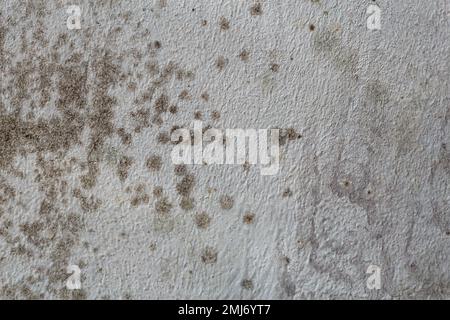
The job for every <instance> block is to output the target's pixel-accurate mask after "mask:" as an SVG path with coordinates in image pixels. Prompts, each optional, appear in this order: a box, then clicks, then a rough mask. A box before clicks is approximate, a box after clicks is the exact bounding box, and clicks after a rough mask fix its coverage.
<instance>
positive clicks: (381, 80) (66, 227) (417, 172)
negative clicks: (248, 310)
mask: <svg viewBox="0 0 450 320" xmlns="http://www.w3.org/2000/svg"><path fill="white" fill-rule="evenodd" d="M373 3H376V4H377V5H378V6H379V7H380V8H381V10H382V12H381V30H368V28H367V25H366V21H367V18H368V14H367V13H366V9H367V7H368V6H369V5H370V4H373ZM447 3H448V4H447ZM69 5H78V6H79V7H80V8H81V29H73V30H69V29H68V27H67V24H66V22H67V18H68V16H69V14H68V13H67V12H66V10H67V8H68V7H69ZM447 11H448V12H450V1H446V0H431V1H424V0H402V1H394V0H391V1H388V0H377V1H369V0H367V1H365V0H347V1H337V0H314V1H313V0H286V1H281V0H280V1H275V0H271V1H269V0H266V1H262V0H261V1H259V2H257V1H253V0H248V1H244V0H242V1H238V0H235V1H232V0H227V1H225V0H222V1H219V0H216V1H215V0H208V1H207V0H202V1H194V0H153V1H150V0H149V1H144V0H131V1H125V0H123V1H119V0H117V1H115V0H109V1H93V0H92V1H87V0H86V1H82V0H72V1H59V0H55V1H44V0H42V1H41V0H28V1H18V0H17V1H13V0H2V1H1V7H0V13H1V16H0V74H1V82H0V90H1V91H0V93H1V100H0V297H1V298H4V299H32V298H38V299H39V298H40V299H42V298H48V299H82V298H88V299H107V298H111V299H130V298H131V299H143V298H150V299H163V298H185V299H189V298H205V299H206V298H224V299H229V298H235V299H244V298H264V299H319V298H327V299H328V298H365V299H389V298H393V299H401V298H439V299H449V298H450V188H449V181H450V180H449V179H450V86H449V83H450V16H449V15H448V14H447ZM194 119H201V120H202V121H203V125H204V126H205V127H206V126H211V127H214V128H220V129H225V128H254V129H266V128H281V129H282V130H281V137H280V151H281V155H280V170H279V172H278V174H276V175H273V176H263V175H261V173H260V168H259V166H253V165H188V166H175V165H174V164H173V163H172V160H171V157H170V154H171V150H172V148H173V146H174V145H173V144H172V142H171V141H170V133H171V131H173V130H174V129H175V128H177V127H188V128H191V127H192V124H193V121H194ZM68 265H77V266H79V268H80V270H81V289H80V290H69V289H67V288H66V281H67V279H68V277H69V274H67V273H66V268H67V266H68ZM370 265H376V266H379V267H380V268H381V281H382V285H381V289H380V290H369V288H368V287H367V286H366V280H367V278H368V277H369V276H370V275H368V274H366V271H367V268H368V267H369V266H370Z"/></svg>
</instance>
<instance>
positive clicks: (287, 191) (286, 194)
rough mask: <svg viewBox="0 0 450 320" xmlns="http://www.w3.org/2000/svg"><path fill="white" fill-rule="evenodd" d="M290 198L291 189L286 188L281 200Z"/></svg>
mask: <svg viewBox="0 0 450 320" xmlns="http://www.w3.org/2000/svg"><path fill="white" fill-rule="evenodd" d="M290 196H292V191H291V189H289V188H287V189H286V190H284V191H283V198H287V197H290Z"/></svg>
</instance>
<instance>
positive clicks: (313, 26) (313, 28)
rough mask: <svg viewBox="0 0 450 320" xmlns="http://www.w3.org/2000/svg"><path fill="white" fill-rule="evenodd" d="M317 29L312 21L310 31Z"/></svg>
mask: <svg viewBox="0 0 450 320" xmlns="http://www.w3.org/2000/svg"><path fill="white" fill-rule="evenodd" d="M315 29H316V26H315V25H313V24H312V23H311V24H310V25H309V31H314V30H315Z"/></svg>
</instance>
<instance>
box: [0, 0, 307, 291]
mask: <svg viewBox="0 0 450 320" xmlns="http://www.w3.org/2000/svg"><path fill="white" fill-rule="evenodd" d="M29 5H30V6H34V4H33V3H32V2H31V3H30V4H29ZM165 6H166V2H165V0H161V5H160V7H161V8H164V7H165ZM35 9H36V8H34V7H33V8H31V7H29V8H28V9H27V10H28V11H30V12H35V11H36V12H41V11H39V10H35ZM44 9H45V6H44ZM248 10H249V12H250V15H251V16H253V17H257V16H261V15H262V14H263V7H262V5H261V4H260V3H254V4H253V5H252V6H251V7H250V8H249V9H248ZM42 16H45V14H42ZM129 16H130V15H129V13H126V14H123V15H121V17H123V18H124V20H128V19H129ZM255 19H257V18H255ZM216 23H217V22H215V23H211V24H214V27H215V28H216V30H218V31H219V32H220V33H221V34H223V35H226V34H227V31H228V32H229V30H230V29H232V27H233V26H232V24H231V22H230V21H229V20H228V19H227V18H226V17H223V16H222V17H220V18H219V21H218V25H217V24H216ZM207 25H208V21H207V20H202V21H201V26H204V27H205V26H207ZM6 32H7V30H6V29H5V28H4V27H0V71H1V72H2V74H3V73H4V72H5V71H8V73H10V74H11V79H7V80H6V81H5V82H4V84H5V85H4V87H5V90H6V91H7V92H8V93H10V94H9V95H8V96H10V97H11V98H10V101H9V104H10V106H9V107H11V108H9V109H8V110H13V111H12V112H10V111H8V112H7V111H6V110H7V109H6V108H5V107H4V105H3V103H4V102H3V100H2V101H1V102H0V103H1V104H0V137H1V138H0V170H2V171H4V172H9V173H12V174H17V175H20V174H19V173H17V170H15V168H14V165H15V160H16V157H18V156H28V155H32V156H36V159H37V160H36V170H35V181H36V183H38V184H39V191H40V193H41V194H42V202H41V204H40V206H39V208H38V210H37V211H38V212H37V218H36V219H35V220H32V221H27V222H23V223H21V224H20V225H19V226H14V224H13V222H12V221H11V220H10V219H7V217H6V216H7V214H6V211H7V210H4V206H5V208H6V206H7V205H8V204H11V203H12V202H13V201H15V200H14V199H15V197H16V193H17V191H16V190H15V189H14V188H13V187H12V186H10V185H9V184H8V183H7V182H6V181H3V179H2V180H0V219H2V222H3V223H2V226H1V228H0V237H1V238H2V239H3V240H5V241H6V243H8V244H9V245H11V253H12V254H15V255H18V256H21V257H23V258H33V257H36V256H37V255H39V254H42V252H45V251H47V252H49V255H50V259H51V262H52V263H51V266H50V267H48V268H44V269H43V270H39V275H38V277H37V278H32V279H30V281H31V282H33V281H34V282H38V281H42V279H43V278H46V279H47V280H48V281H47V282H46V283H48V284H47V285H46V286H47V287H46V291H47V293H48V294H50V295H54V296H59V297H61V298H76V299H81V298H86V297H87V294H86V292H85V291H83V290H81V291H75V292H70V291H68V290H66V289H60V288H62V287H63V285H62V284H63V282H64V281H65V280H66V279H67V274H66V273H65V268H66V266H67V265H68V264H69V262H70V258H71V252H72V250H73V248H74V247H76V246H77V245H79V244H80V235H81V233H82V232H83V231H84V230H85V229H86V228H87V226H86V225H85V219H84V218H85V217H86V216H87V215H89V214H92V213H94V212H96V211H98V210H99V209H100V207H101V206H102V203H103V202H102V200H101V199H97V198H96V197H94V196H93V195H92V194H91V193H93V191H94V189H95V187H96V186H97V182H98V181H97V180H98V179H99V177H100V170H101V168H103V166H102V161H105V160H111V161H109V162H108V164H111V163H112V172H113V173H114V174H115V175H116V177H117V179H118V181H120V186H122V187H123V188H125V192H126V193H127V195H128V196H129V198H128V200H127V201H129V204H130V205H131V207H133V208H137V207H140V206H143V207H144V206H148V207H153V210H152V212H153V213H154V216H155V217H157V219H159V220H157V221H166V220H164V219H167V217H170V216H171V215H170V212H171V211H172V210H174V204H173V203H172V200H173V198H175V197H177V198H178V201H179V207H180V208H181V209H182V210H183V211H191V212H192V211H194V210H193V209H194V208H195V204H196V201H195V199H194V188H195V185H196V178H195V176H194V174H192V173H191V172H190V170H188V168H187V167H186V166H184V165H176V166H175V167H174V176H175V178H174V179H175V190H176V193H177V194H176V195H173V194H167V193H166V194H165V191H164V189H163V187H161V186H154V187H153V191H151V189H150V187H149V186H148V185H147V184H145V183H140V184H137V185H134V186H128V187H125V185H126V182H128V181H127V180H131V178H132V177H130V172H133V171H132V170H131V169H132V168H134V167H135V166H136V167H140V168H144V169H146V170H145V172H146V174H148V175H150V176H155V175H158V174H159V173H160V172H161V171H162V169H163V167H164V169H165V167H166V166H163V159H162V157H161V155H159V154H155V153H153V154H149V155H148V156H147V157H146V158H145V159H135V158H133V157H131V156H129V155H127V154H125V153H122V152H119V151H117V150H115V149H114V150H112V148H111V147H110V146H109V143H110V141H113V140H114V138H117V139H118V141H120V142H119V145H120V143H121V144H122V145H120V147H121V149H120V150H125V151H123V152H126V150H129V149H130V148H132V147H133V142H134V141H135V140H134V139H136V136H137V135H139V134H142V133H143V132H145V131H146V129H147V128H152V129H153V128H156V130H158V131H157V136H156V141H157V143H158V144H161V145H169V147H171V145H170V144H171V140H170V132H169V129H167V126H166V125H165V123H164V122H165V121H166V120H165V119H167V118H168V117H167V116H168V115H169V114H168V113H170V114H172V115H175V114H177V113H181V112H183V111H184V110H183V109H182V107H183V105H184V104H186V103H188V102H190V101H192V100H193V99H194V98H195V95H194V94H193V92H194V90H191V89H189V91H190V92H191V93H190V92H189V91H188V89H182V90H181V91H180V92H179V94H178V96H175V97H174V96H169V95H168V94H167V91H168V90H167V88H166V86H167V85H168V84H170V83H171V81H172V80H173V79H174V80H177V81H188V82H189V81H192V80H193V79H194V78H195V74H194V73H193V72H192V71H190V70H184V69H182V68H180V67H179V66H178V65H177V64H176V63H173V62H169V63H167V64H166V65H164V66H162V65H160V64H159V63H158V62H156V61H158V60H157V59H156V57H157V56H158V55H160V54H161V52H163V51H164V49H165V47H164V44H163V42H161V41H160V40H152V41H149V42H148V45H146V48H147V50H148V53H149V56H150V58H149V60H148V61H144V62H143V64H145V65H144V67H145V73H147V74H145V75H144V74H138V75H136V76H134V75H133V74H132V72H129V71H126V70H124V68H125V67H122V66H126V65H127V64H126V63H123V62H124V59H127V58H126V52H123V53H122V54H119V53H116V52H113V51H111V50H109V49H107V47H108V46H105V47H104V49H95V50H94V49H93V50H92V52H90V51H89V50H85V51H86V52H87V53H88V54H87V53H86V54H85V53H79V52H75V50H74V48H76V46H75V45H74V42H73V41H71V40H70V35H68V34H66V33H63V34H61V35H60V36H59V37H58V38H57V41H56V42H55V43H54V44H53V46H51V45H50V43H49V42H48V41H47V43H46V39H45V37H44V36H43V34H42V32H36V33H35V34H34V37H35V38H34V39H33V42H36V43H37V44H42V47H43V48H52V52H51V54H50V56H47V55H46V54H40V55H37V56H36V57H35V58H36V59H33V58H34V57H31V52H32V51H31V50H27V48H26V47H27V45H28V43H27V42H26V37H25V36H24V39H22V41H23V43H22V47H23V48H25V49H24V50H25V51H24V54H25V58H24V59H23V61H20V62H17V63H16V64H13V65H11V66H8V63H7V62H8V61H6V58H5V56H6V55H5V52H4V50H3V43H4V40H5V34H6ZM90 32H92V31H86V32H85V35H86V42H87V43H88V42H89V41H91V40H92V39H90V37H91V34H90ZM111 32H112V33H111V37H112V38H113V35H114V34H115V33H118V32H121V30H120V28H115V29H113V30H112V31H111ZM88 46H89V44H85V48H87V49H88V48H89V47H88ZM62 49H67V51H69V52H74V53H73V54H71V55H69V56H68V57H67V58H63V57H65V56H63V55H62V54H61V52H62ZM143 56H145V55H144V54H143V52H140V51H139V50H137V49H136V50H133V51H132V52H131V55H130V59H132V62H133V66H137V65H138V64H139V63H141V60H142V57H143ZM235 58H236V59H238V58H239V59H240V60H241V61H242V62H248V61H249V60H250V52H249V51H248V50H246V49H242V51H241V52H240V53H239V54H238V56H237V57H235ZM214 63H215V67H216V68H217V70H218V71H219V72H220V71H223V70H224V69H225V68H226V67H227V64H228V63H229V60H228V59H227V58H226V57H225V56H223V55H219V56H218V57H217V58H216V60H215V61H214ZM270 70H271V71H272V72H274V73H276V72H279V71H280V65H279V64H277V63H271V64H270ZM145 77H148V78H145ZM35 79H37V81H38V82H39V84H38V86H37V89H36V88H34V86H33V85H32V84H33V82H34V80H35ZM147 80H148V81H147ZM121 84H123V86H124V88H118V87H119V86H120V85H121ZM148 84H149V85H148ZM183 84H184V83H183ZM141 85H146V87H145V88H142V89H140V87H141ZM187 87H188V88H189V86H187ZM53 88H55V89H56V91H57V93H58V96H57V97H55V96H53V90H52V89H53ZM185 88H186V86H185ZM115 89H124V90H125V91H126V92H128V93H129V94H132V95H133V96H134V97H135V98H134V101H133V104H134V107H135V108H134V109H133V110H131V111H129V112H128V113H127V116H128V117H129V118H128V119H127V120H130V121H128V122H126V123H128V124H130V126H126V125H120V126H118V127H116V126H115V124H116V122H117V121H115V120H117V119H116V118H115V117H116V116H117V115H116V114H115V112H114V111H115V110H116V108H117V107H118V101H119V97H118V96H114V94H113V92H115ZM140 90H141V91H140ZM32 94H35V95H37V96H38V97H39V99H38V100H39V102H38V103H36V102H32V101H30V100H31V96H32ZM196 99H200V101H201V102H202V103H203V104H210V103H211V104H212V102H214V100H215V99H214V97H210V95H209V93H208V92H206V91H204V92H203V93H201V95H200V97H199V98H198V97H197V98H196ZM175 101H178V103H177V102H175ZM36 104H38V105H36ZM177 104H178V105H177ZM179 106H180V108H179ZM27 107H28V108H27ZM45 108H48V109H50V108H54V109H56V112H55V115H54V116H52V117H50V118H48V119H45V118H39V117H37V116H36V114H37V113H39V112H40V111H46V110H45ZM26 109H30V110H28V111H29V112H28V113H27V112H25V110H26ZM180 110H181V111H180ZM191 112H193V111H191ZM208 114H209V115H210V118H211V120H213V121H217V120H219V119H220V118H221V113H220V112H219V111H218V110H211V111H209V113H208V112H206V111H205V112H201V111H194V118H195V119H198V120H200V119H203V118H207V117H208ZM169 119H170V117H169ZM177 127H178V126H176V125H175V124H174V125H173V126H172V131H173V130H174V129H175V128H177ZM169 128H170V126H169ZM299 137H300V135H299V134H297V133H296V132H295V130H294V129H287V130H285V131H283V134H282V135H281V136H280V143H281V142H283V143H281V144H284V143H286V141H290V140H294V139H298V138H299ZM85 141H86V145H83V142H85ZM175 143H176V142H172V144H175ZM80 146H81V147H82V148H83V150H82V151H83V152H81V153H80V155H79V156H78V157H74V158H70V160H67V158H68V157H69V154H70V153H69V151H73V150H74V148H76V147H80ZM66 162H67V163H66ZM142 162H143V163H142ZM77 172H79V173H77ZM74 173H76V174H77V175H78V178H79V179H78V181H76V183H74V185H72V184H71V183H70V181H69V180H70V179H69V178H68V176H69V177H70V175H71V174H72V175H73V174H74ZM71 200H75V201H76V202H77V203H78V205H79V210H80V212H79V213H77V212H66V208H68V207H69V205H68V204H69V203H70V201H71ZM219 206H220V208H221V209H222V210H225V211H229V210H231V209H232V208H233V207H234V206H235V201H234V199H233V197H231V196H230V195H222V196H221V197H220V198H219ZM85 214H86V215H85ZM211 216H213V215H210V214H208V213H206V212H204V211H201V210H196V213H195V214H193V216H192V218H193V223H194V225H195V226H196V227H197V228H198V229H200V230H206V229H208V228H210V227H211V225H212V221H213V219H212V218H211ZM254 220H255V215H254V214H253V213H245V214H244V216H243V217H242V223H244V224H246V225H251V224H253V223H254ZM155 221H156V220H155ZM14 227H18V229H19V230H20V232H21V234H22V235H23V239H24V241H22V239H16V238H15V237H14V236H13V233H12V230H13V229H14ZM164 230H165V229H164ZM199 232H203V231H199ZM121 235H122V236H123V237H125V236H126V234H125V233H122V234H121ZM83 248H85V249H88V248H90V245H89V243H88V242H84V243H83ZM155 250H156V244H154V243H153V244H151V251H155ZM97 251H98V248H97V247H96V248H94V250H93V252H94V254H96V253H97ZM200 259H201V261H202V262H203V263H205V264H214V263H216V262H217V259H218V251H217V250H216V249H214V248H213V247H206V248H204V249H203V251H202V252H201V253H200ZM79 265H80V266H82V265H83V263H82V262H79ZM31 282H30V283H31ZM44 282H45V281H44ZM242 287H243V288H244V289H251V288H253V284H252V282H251V280H243V281H242ZM1 290H2V293H1V295H2V296H17V295H20V294H21V295H22V296H26V297H30V298H42V294H40V293H34V292H33V291H32V290H30V289H29V288H28V287H27V286H22V287H12V286H4V287H3V288H2V289H1Z"/></svg>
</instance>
